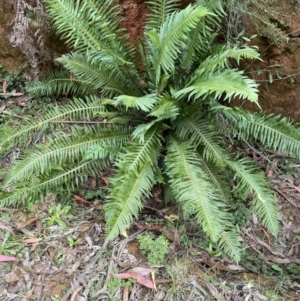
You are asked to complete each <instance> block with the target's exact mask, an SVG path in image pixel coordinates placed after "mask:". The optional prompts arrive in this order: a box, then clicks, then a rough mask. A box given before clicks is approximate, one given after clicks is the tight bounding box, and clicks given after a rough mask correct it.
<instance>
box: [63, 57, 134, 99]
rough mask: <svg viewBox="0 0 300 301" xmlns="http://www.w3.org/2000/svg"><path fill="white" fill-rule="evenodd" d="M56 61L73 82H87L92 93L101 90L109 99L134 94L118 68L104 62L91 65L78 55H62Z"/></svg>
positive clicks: (129, 83)
mask: <svg viewBox="0 0 300 301" xmlns="http://www.w3.org/2000/svg"><path fill="white" fill-rule="evenodd" d="M57 61H59V62H60V63H62V64H63V65H64V67H65V68H66V69H68V70H69V71H70V72H71V73H72V74H73V75H74V76H75V80H77V79H78V80H79V81H81V80H85V81H87V82H89V83H90V84H91V85H92V86H93V88H94V91H99V90H100V89H101V90H102V91H101V92H103V94H104V95H108V96H110V97H111V96H112V95H115V94H128V95H134V94H136V91H135V86H133V85H132V83H131V82H130V81H128V79H127V78H126V77H125V76H124V75H123V74H122V73H121V72H120V70H119V68H118V66H114V65H113V64H110V65H109V64H106V63H104V62H98V63H94V64H92V63H91V62H90V60H89V59H88V58H87V57H86V56H85V55H81V54H78V53H71V54H68V55H63V56H61V57H60V58H59V59H57ZM79 92H81V91H79ZM77 93H78V92H77Z"/></svg>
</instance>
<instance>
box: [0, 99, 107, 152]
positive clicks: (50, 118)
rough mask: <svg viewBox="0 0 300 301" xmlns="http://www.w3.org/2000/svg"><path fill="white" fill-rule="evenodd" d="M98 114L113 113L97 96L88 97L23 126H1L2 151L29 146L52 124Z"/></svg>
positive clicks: (50, 111)
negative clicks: (34, 138)
mask: <svg viewBox="0 0 300 301" xmlns="http://www.w3.org/2000/svg"><path fill="white" fill-rule="evenodd" d="M97 115H98V116H101V115H102V116H103V117H105V116H110V115H112V114H111V113H110V112H107V110H106V108H105V107H103V106H102V105H101V102H100V100H99V99H98V98H97V97H89V98H88V97H87V98H86V99H85V100H82V99H74V100H73V102H72V103H69V104H67V105H65V106H60V107H57V108H54V109H52V110H49V111H48V112H47V113H45V114H44V116H43V118H41V119H38V120H32V121H26V122H24V124H23V125H22V126H21V127H18V128H13V127H12V126H10V125H5V126H1V127H0V152H1V151H5V150H6V149H8V148H10V147H11V146H12V145H17V146H20V145H22V146H28V145H29V144H30V143H31V142H32V139H33V137H34V135H35V134H36V133H37V132H39V133H43V132H44V131H45V130H46V129H49V128H51V127H52V126H58V127H59V122H61V121H68V120H69V121H72V120H89V119H90V118H92V117H94V116H97Z"/></svg>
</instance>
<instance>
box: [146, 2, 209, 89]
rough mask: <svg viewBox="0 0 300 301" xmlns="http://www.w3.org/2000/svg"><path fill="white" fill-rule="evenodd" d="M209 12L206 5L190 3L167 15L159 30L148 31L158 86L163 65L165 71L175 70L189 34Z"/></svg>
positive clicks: (151, 58) (147, 36)
mask: <svg viewBox="0 0 300 301" xmlns="http://www.w3.org/2000/svg"><path fill="white" fill-rule="evenodd" d="M208 14H210V13H209V12H208V10H207V9H206V8H205V7H199V6H196V5H189V6H187V7H186V8H185V9H183V10H180V11H178V12H174V13H173V14H171V15H169V16H167V19H166V21H165V23H164V24H163V25H162V26H161V28H160V30H159V31H157V30H156V29H153V30H151V31H148V32H147V33H146V38H147V39H148V45H150V50H151V51H152V53H151V55H150V60H151V61H152V63H153V66H154V70H155V72H156V80H155V84H156V86H158V84H159V82H160V76H161V67H162V69H163V70H164V72H165V73H170V72H172V71H173V69H174V63H175V60H176V59H177V55H178V53H179V51H180V49H181V48H182V47H184V46H185V43H186V41H187V39H188V36H187V34H188V33H189V32H190V31H191V30H193V29H194V28H195V27H197V24H198V22H199V21H200V20H201V19H202V18H203V17H205V16H207V15H208Z"/></svg>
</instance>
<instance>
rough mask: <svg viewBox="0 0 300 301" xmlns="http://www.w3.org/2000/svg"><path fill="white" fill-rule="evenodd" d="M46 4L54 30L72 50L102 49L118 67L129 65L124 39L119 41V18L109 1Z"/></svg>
mask: <svg viewBox="0 0 300 301" xmlns="http://www.w3.org/2000/svg"><path fill="white" fill-rule="evenodd" d="M74 2H75V3H74ZM47 4H48V12H49V16H50V18H51V19H52V20H53V22H54V27H55V28H56V29H57V32H58V33H60V34H61V35H62V37H63V38H64V39H66V41H67V43H69V44H70V45H71V47H72V48H75V49H77V51H86V50H97V51H101V50H102V51H104V52H105V53H106V54H107V56H108V57H111V58H113V60H115V62H118V63H119V64H120V65H122V64H126V63H130V62H128V57H126V56H127V53H128V52H127V51H126V49H125V48H124V47H123V46H122V45H124V38H121V39H120V38H119V36H120V32H121V31H120V29H118V26H119V23H120V21H121V19H120V17H118V14H117V12H116V9H115V8H114V7H112V6H111V4H112V1H111V0H104V2H102V1H101V2H96V1H92V0H89V1H84V2H82V1H80V0H76V1H72V0H47ZM94 8H96V11H94ZM112 41H113V43H112Z"/></svg>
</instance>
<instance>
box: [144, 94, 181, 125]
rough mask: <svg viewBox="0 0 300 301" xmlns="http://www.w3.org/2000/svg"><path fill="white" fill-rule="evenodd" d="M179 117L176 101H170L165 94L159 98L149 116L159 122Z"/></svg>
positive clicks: (170, 98)
mask: <svg viewBox="0 0 300 301" xmlns="http://www.w3.org/2000/svg"><path fill="white" fill-rule="evenodd" d="M178 115H179V106H178V102H177V100H174V99H172V97H170V96H169V95H167V94H165V95H163V96H161V97H160V99H159V100H158V102H157V105H156V106H155V107H154V108H153V109H152V110H151V113H150V114H149V116H153V117H156V118H157V121H159V120H165V119H174V118H176V117H177V116H178Z"/></svg>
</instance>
